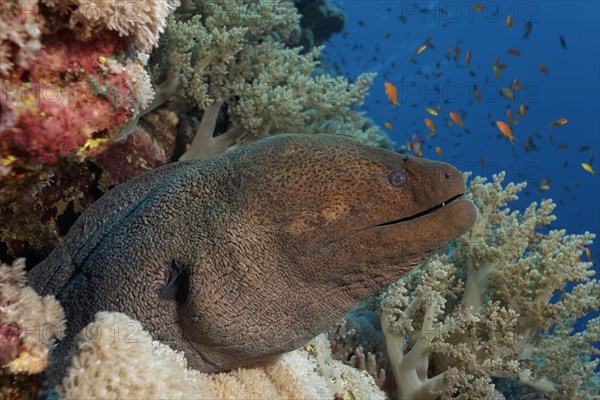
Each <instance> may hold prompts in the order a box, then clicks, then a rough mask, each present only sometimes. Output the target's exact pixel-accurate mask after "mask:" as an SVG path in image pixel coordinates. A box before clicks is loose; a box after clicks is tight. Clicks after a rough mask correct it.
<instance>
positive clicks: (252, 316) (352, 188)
mask: <svg viewBox="0 0 600 400" xmlns="http://www.w3.org/2000/svg"><path fill="white" fill-rule="evenodd" d="M464 192H465V183H464V181H463V178H462V177H461V174H460V173H459V172H458V170H456V169H455V168H454V167H452V166H450V165H448V164H445V163H440V162H433V161H429V160H425V159H420V158H414V157H409V156H406V155H402V154H398V153H395V152H392V151H389V150H385V149H381V148H374V147H368V146H364V145H361V144H359V143H358V142H356V141H355V140H354V139H352V138H349V137H345V136H339V135H305V134H285V135H277V136H273V137H270V138H267V139H264V140H261V141H258V142H256V143H254V144H251V145H248V146H246V147H243V148H240V149H237V150H233V151H229V152H225V153H222V154H219V155H217V156H214V157H212V158H210V159H205V160H198V161H186V162H179V163H174V164H169V165H166V166H163V167H161V168H158V169H156V170H153V171H150V172H148V173H146V174H143V175H141V176H138V177H136V178H134V179H132V180H130V181H128V182H126V183H124V184H121V185H119V186H118V187H116V188H115V189H113V190H111V191H110V192H108V193H107V194H106V195H104V196H103V197H102V198H101V199H99V200H98V201H97V202H96V203H94V204H93V205H92V206H91V207H90V208H89V209H88V210H86V211H85V212H84V213H83V214H82V215H81V217H80V218H79V219H78V220H77V222H76V223H75V224H74V225H73V227H72V228H71V230H70V231H69V233H68V234H67V235H66V236H65V238H64V240H63V241H62V242H61V244H60V245H59V246H57V247H56V248H55V249H54V251H53V252H52V253H51V254H50V256H49V257H48V258H47V259H46V260H44V261H43V262H41V263H40V264H38V265H37V266H36V267H35V268H34V269H33V270H32V271H30V272H29V274H28V281H29V283H30V284H31V285H32V286H33V287H34V288H35V289H36V290H37V291H38V292H39V293H40V294H43V295H46V294H54V295H56V296H57V298H58V299H59V301H60V302H61V304H62V305H63V307H64V309H65V314H66V318H67V331H66V336H65V338H64V339H63V340H61V341H60V342H59V343H58V346H57V347H56V348H55V349H54V350H53V352H52V355H51V364H52V367H51V372H50V377H53V378H52V379H54V381H55V383H56V382H57V380H58V379H60V377H61V376H62V375H64V372H65V368H66V366H67V365H68V364H69V354H70V353H71V347H72V344H73V339H74V337H75V334H76V333H77V332H79V331H80V330H81V329H82V328H83V327H84V326H85V325H86V324H88V323H90V322H92V321H93V318H94V315H95V313H96V312H98V311H102V310H108V311H119V312H124V313H126V314H128V315H129V316H131V317H133V318H135V319H137V320H139V321H140V322H141V323H142V325H143V326H144V328H145V329H147V330H148V331H149V332H150V333H151V334H152V336H153V337H154V338H155V339H157V340H159V341H161V342H163V343H166V344H168V345H170V346H171V347H172V348H174V349H176V350H180V351H183V352H184V353H185V355H186V357H187V360H188V363H189V365H190V366H191V367H193V368H195V369H197V370H200V371H204V372H217V371H223V370H228V369H232V368H236V367H241V366H244V365H247V364H250V363H253V362H256V361H259V360H262V359H265V358H267V357H270V356H273V355H276V354H280V353H283V352H287V351H290V350H293V349H296V348H299V347H301V346H303V345H304V344H306V343H307V342H308V341H310V340H311V339H313V338H314V337H315V336H317V335H318V334H319V333H320V332H322V331H323V330H324V329H325V328H327V326H328V325H330V324H331V323H333V322H335V321H337V320H339V319H340V318H341V317H342V316H343V315H344V314H345V313H346V312H347V311H348V310H350V309H351V308H352V307H353V306H355V305H356V304H357V303H358V302H360V301H361V300H363V299H365V298H367V297H368V296H370V295H372V294H374V293H376V292H377V291H378V290H380V289H381V288H383V287H384V286H386V285H388V284H390V283H392V282H394V281H395V280H397V279H398V278H399V277H400V276H401V275H402V274H403V273H405V272H406V271H408V270H410V269H411V268H413V267H414V266H416V265H417V264H418V263H419V262H420V261H422V260H423V259H425V258H426V257H428V256H429V255H430V254H432V253H433V252H435V251H437V250H439V249H440V248H442V247H443V246H444V245H445V244H446V243H447V242H448V241H450V240H451V239H453V238H455V237H457V236H459V235H461V234H462V233H464V232H465V231H467V230H468V229H469V228H470V227H471V225H472V224H473V223H474V221H475V218H476V211H475V207H474V206H473V204H472V203H471V202H470V201H469V200H466V199H464V198H463V196H462V195H463V193H464ZM52 371H54V372H52Z"/></svg>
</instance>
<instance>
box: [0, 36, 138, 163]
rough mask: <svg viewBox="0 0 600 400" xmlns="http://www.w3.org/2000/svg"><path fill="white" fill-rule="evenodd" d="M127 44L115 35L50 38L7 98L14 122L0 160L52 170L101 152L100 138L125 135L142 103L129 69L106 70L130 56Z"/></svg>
mask: <svg viewBox="0 0 600 400" xmlns="http://www.w3.org/2000/svg"><path fill="white" fill-rule="evenodd" d="M125 45H126V43H125V41H124V40H123V39H120V38H118V37H116V34H114V33H107V34H103V35H98V36H96V37H94V38H93V39H92V40H89V41H87V42H78V41H75V40H72V38H70V37H69V35H67V34H61V35H60V36H58V35H56V36H52V37H50V38H48V40H47V41H46V43H45V46H44V48H43V49H42V50H40V51H38V52H37V54H36V57H35V59H34V60H32V62H31V63H30V64H29V65H28V67H27V68H22V69H20V70H19V71H17V72H16V73H15V74H13V76H12V82H10V83H11V84H12V85H9V86H7V87H10V88H11V89H12V90H11V91H10V92H8V91H5V92H4V93H3V97H5V98H4V99H3V112H4V109H5V108H6V112H8V113H9V114H12V118H11V119H12V120H13V121H12V123H5V124H4V125H5V126H6V129H4V130H2V131H0V139H1V141H2V147H0V155H1V156H2V157H4V158H6V157H8V156H13V157H16V158H18V159H19V161H20V162H24V163H42V164H46V165H47V164H54V163H56V162H58V161H59V159H60V158H61V157H67V156H71V155H76V154H78V153H79V154H80V155H81V153H82V152H83V153H85V154H86V155H88V154H87V153H88V152H89V150H92V149H96V152H98V147H102V146H100V145H101V144H102V143H103V141H102V140H98V139H108V138H110V137H112V136H114V135H115V134H116V133H117V132H119V131H120V130H121V128H122V127H123V126H124V124H125V123H126V122H128V120H129V118H130V117H132V115H133V114H134V113H135V112H136V111H137V108H138V105H139V102H140V99H139V98H138V96H137V95H136V92H137V84H136V83H135V82H134V81H133V80H132V78H131V76H130V74H129V72H128V70H127V69H125V68H120V69H116V70H115V69H114V68H113V70H110V69H109V68H104V65H103V64H105V63H107V60H108V59H109V58H110V57H120V54H124V52H125V50H126V48H125ZM94 140H95V142H92V145H90V142H89V141H94ZM86 144H87V146H86Z"/></svg>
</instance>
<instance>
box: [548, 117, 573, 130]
mask: <svg viewBox="0 0 600 400" xmlns="http://www.w3.org/2000/svg"><path fill="white" fill-rule="evenodd" d="M567 122H569V120H568V119H566V118H561V119H557V120H556V121H552V122H550V123H549V124H548V128H551V127H553V126H562V125H565V124H566V123H567Z"/></svg>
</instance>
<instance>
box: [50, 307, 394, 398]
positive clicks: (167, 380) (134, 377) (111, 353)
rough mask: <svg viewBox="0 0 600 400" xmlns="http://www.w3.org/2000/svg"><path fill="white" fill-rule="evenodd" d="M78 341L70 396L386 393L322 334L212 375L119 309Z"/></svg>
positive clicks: (68, 381) (63, 391)
mask: <svg viewBox="0 0 600 400" xmlns="http://www.w3.org/2000/svg"><path fill="white" fill-rule="evenodd" d="M77 343H78V344H77V352H76V355H75V356H74V358H73V361H72V364H71V367H70V368H69V370H68V376H67V377H66V378H65V379H64V380H63V382H62V384H61V385H60V386H59V387H58V388H57V391H58V393H59V394H60V395H61V396H62V397H63V398H65V399H78V398H84V397H85V398H99V397H100V398H122V399H125V398H145V399H151V398H156V399H162V398H171V399H175V398H180V399H184V398H185V399H223V400H225V399H250V398H265V399H266V398H269V399H274V398H276V399H298V398H314V399H317V398H329V399H333V398H334V396H335V394H336V393H338V394H340V395H343V394H348V393H351V394H352V395H353V396H354V398H356V399H384V395H383V393H382V392H380V391H379V389H378V388H377V387H376V385H375V383H374V381H373V379H372V378H371V377H370V376H369V375H368V374H366V373H365V372H364V371H358V370H355V369H353V368H351V367H348V366H345V365H343V364H342V363H341V362H339V361H334V360H332V359H331V350H330V348H329V344H328V342H327V339H326V337H325V336H324V335H323V336H320V337H318V338H317V339H315V340H314V341H313V342H312V343H311V344H310V345H308V346H307V347H306V348H304V349H302V350H297V351H293V352H290V353H286V354H283V355H282V356H280V357H278V358H276V359H273V360H269V361H265V362H263V363H259V364H255V365H253V366H249V367H246V368H240V369H237V370H234V371H231V372H227V373H220V374H213V375H208V374H203V373H200V372H197V371H194V370H190V369H188V368H187V365H186V361H185V357H184V356H183V354H182V353H178V352H175V351H173V350H171V349H170V348H169V347H167V346H166V345H163V344H159V343H158V342H153V341H152V338H151V336H150V335H149V334H148V333H147V332H146V331H144V330H143V329H142V327H141V325H140V324H139V322H137V321H134V320H132V319H130V318H129V317H127V316H126V315H124V314H121V313H107V312H101V313H98V314H97V315H96V319H95V321H94V323H92V324H90V325H88V326H87V327H86V328H85V329H84V330H83V331H82V333H81V334H80V335H79V338H78V342H77Z"/></svg>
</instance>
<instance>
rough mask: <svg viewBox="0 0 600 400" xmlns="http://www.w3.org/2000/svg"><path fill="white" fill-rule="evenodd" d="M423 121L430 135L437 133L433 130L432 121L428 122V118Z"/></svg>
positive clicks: (433, 124)
mask: <svg viewBox="0 0 600 400" xmlns="http://www.w3.org/2000/svg"><path fill="white" fill-rule="evenodd" d="M423 121H425V125H426V126H427V128H428V129H429V130H430V131H431V133H436V132H437V130H436V129H435V123H434V122H433V121H432V120H430V119H429V118H425V119H424V120H423Z"/></svg>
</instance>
